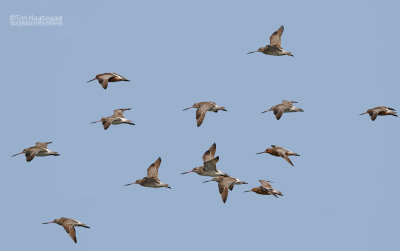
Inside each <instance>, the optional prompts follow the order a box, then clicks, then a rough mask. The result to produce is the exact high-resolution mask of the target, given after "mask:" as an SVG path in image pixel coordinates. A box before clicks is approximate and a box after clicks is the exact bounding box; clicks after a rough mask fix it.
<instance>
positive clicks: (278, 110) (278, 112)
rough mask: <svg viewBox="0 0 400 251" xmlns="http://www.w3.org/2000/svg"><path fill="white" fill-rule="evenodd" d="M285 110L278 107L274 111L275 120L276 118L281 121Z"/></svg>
mask: <svg viewBox="0 0 400 251" xmlns="http://www.w3.org/2000/svg"><path fill="white" fill-rule="evenodd" d="M283 110H284V108H283V107H276V108H275V109H274V115H275V118H276V119H277V120H279V119H280V118H281V117H282V114H283Z"/></svg>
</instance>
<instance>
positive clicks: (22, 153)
mask: <svg viewBox="0 0 400 251" xmlns="http://www.w3.org/2000/svg"><path fill="white" fill-rule="evenodd" d="M23 153H24V152H20V153H16V154H14V155H12V156H11V157H14V156H17V155H20V154H23Z"/></svg>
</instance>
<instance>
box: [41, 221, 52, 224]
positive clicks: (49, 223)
mask: <svg viewBox="0 0 400 251" xmlns="http://www.w3.org/2000/svg"><path fill="white" fill-rule="evenodd" d="M50 223H54V221H49V222H43V223H42V224H50Z"/></svg>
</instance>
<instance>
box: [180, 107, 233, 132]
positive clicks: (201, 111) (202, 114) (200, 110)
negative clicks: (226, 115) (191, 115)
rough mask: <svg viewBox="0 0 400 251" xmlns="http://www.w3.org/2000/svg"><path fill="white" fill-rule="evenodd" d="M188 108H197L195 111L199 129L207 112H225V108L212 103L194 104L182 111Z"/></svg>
mask: <svg viewBox="0 0 400 251" xmlns="http://www.w3.org/2000/svg"><path fill="white" fill-rule="evenodd" d="M190 108H197V111H196V120H197V127H199V126H200V125H201V124H202V123H203V120H204V118H205V116H206V112H208V111H211V112H218V111H227V110H226V109H225V107H223V106H219V105H217V104H216V103H214V102H200V103H195V104H194V105H193V106H191V107H188V108H185V109H183V110H184V111H185V110H188V109H190Z"/></svg>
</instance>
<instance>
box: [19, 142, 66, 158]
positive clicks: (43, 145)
mask: <svg viewBox="0 0 400 251" xmlns="http://www.w3.org/2000/svg"><path fill="white" fill-rule="evenodd" d="M51 143H52V142H36V144H35V146H31V147H28V148H25V149H24V150H23V151H22V152H20V153H16V154H14V155H12V156H11V157H14V156H17V155H19V154H23V153H25V157H26V161H27V162H30V161H31V160H33V158H35V156H39V157H43V156H50V155H53V156H59V155H60V154H59V153H58V152H54V151H52V150H49V149H47V145H48V144H51Z"/></svg>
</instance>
